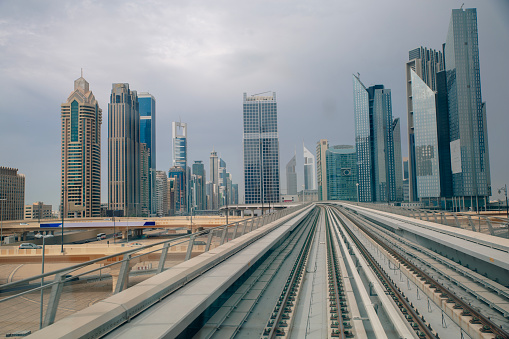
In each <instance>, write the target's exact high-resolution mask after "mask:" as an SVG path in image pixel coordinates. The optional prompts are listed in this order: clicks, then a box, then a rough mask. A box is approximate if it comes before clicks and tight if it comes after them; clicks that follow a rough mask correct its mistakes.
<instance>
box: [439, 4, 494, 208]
mask: <svg viewBox="0 0 509 339" xmlns="http://www.w3.org/2000/svg"><path fill="white" fill-rule="evenodd" d="M444 54H445V66H446V67H445V68H446V71H447V73H446V74H447V97H448V109H449V137H450V148H451V170H452V184H453V194H454V197H456V200H457V202H456V206H459V207H461V208H462V209H465V208H469V207H472V209H478V208H479V207H481V206H485V204H486V202H487V199H488V197H489V196H490V195H491V178H490V162H489V151H488V131H487V122H486V103H485V102H483V101H482V96H481V75H480V67H479V44H478V34H477V11H476V9H475V8H469V9H465V10H463V9H453V10H452V15H451V21H450V23H449V32H448V34H447V40H446V43H445V48H444Z"/></svg>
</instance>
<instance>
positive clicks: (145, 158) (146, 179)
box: [135, 142, 151, 217]
mask: <svg viewBox="0 0 509 339" xmlns="http://www.w3.org/2000/svg"><path fill="white" fill-rule="evenodd" d="M149 154H150V150H149V149H148V148H147V144H145V143H143V142H141V143H140V203H139V205H137V206H136V207H137V208H136V211H135V214H136V216H143V217H148V216H149V214H150V200H151V199H150V172H151V171H150V167H149V166H150V165H149V161H150V160H149V159H150V157H149Z"/></svg>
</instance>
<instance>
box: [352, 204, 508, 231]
mask: <svg viewBox="0 0 509 339" xmlns="http://www.w3.org/2000/svg"><path fill="white" fill-rule="evenodd" d="M357 204H358V205H359V206H363V207H366V208H372V209H376V210H379V211H384V212H388V213H394V214H398V215H402V216H405V217H411V218H414V219H419V220H424V221H430V222H435V223H438V224H442V225H445V226H451V227H456V228H461V229H466V230H470V231H474V232H480V233H484V234H489V235H493V236H496V237H500V238H509V219H507V218H504V217H500V216H493V215H492V216H487V215H482V214H469V213H460V212H449V211H435V210H427V209H415V208H405V207H400V206H392V205H387V204H374V203H357Z"/></svg>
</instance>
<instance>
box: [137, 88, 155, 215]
mask: <svg viewBox="0 0 509 339" xmlns="http://www.w3.org/2000/svg"><path fill="white" fill-rule="evenodd" d="M138 102H139V107H140V142H141V143H144V144H146V145H147V150H148V171H149V173H148V180H149V182H148V208H149V211H150V214H155V213H156V205H155V203H154V192H155V191H154V190H155V175H156V99H155V98H154V96H153V95H151V94H150V93H147V92H141V93H139V94H138Z"/></svg>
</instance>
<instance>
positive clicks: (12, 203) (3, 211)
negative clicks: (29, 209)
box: [0, 166, 25, 242]
mask: <svg viewBox="0 0 509 339" xmlns="http://www.w3.org/2000/svg"><path fill="white" fill-rule="evenodd" d="M24 206H25V175H24V174H18V169H17V168H10V167H2V166H0V218H1V220H23V216H24ZM1 241H2V239H0V242H1Z"/></svg>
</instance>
